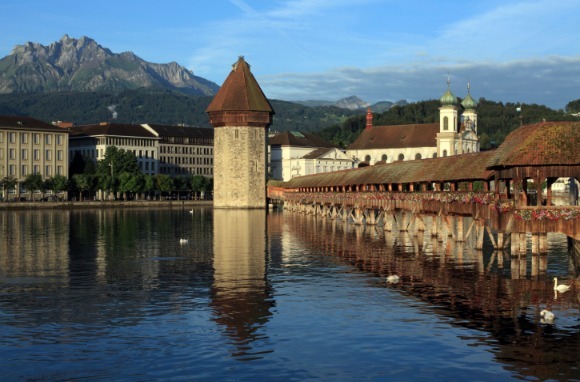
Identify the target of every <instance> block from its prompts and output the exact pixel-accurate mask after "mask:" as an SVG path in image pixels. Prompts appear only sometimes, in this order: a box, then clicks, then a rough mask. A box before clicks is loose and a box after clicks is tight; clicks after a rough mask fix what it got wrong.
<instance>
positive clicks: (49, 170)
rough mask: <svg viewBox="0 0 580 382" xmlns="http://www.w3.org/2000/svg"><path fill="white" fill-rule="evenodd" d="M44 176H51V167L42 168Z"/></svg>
mask: <svg viewBox="0 0 580 382" xmlns="http://www.w3.org/2000/svg"><path fill="white" fill-rule="evenodd" d="M44 175H45V176H52V167H51V166H45V167H44Z"/></svg>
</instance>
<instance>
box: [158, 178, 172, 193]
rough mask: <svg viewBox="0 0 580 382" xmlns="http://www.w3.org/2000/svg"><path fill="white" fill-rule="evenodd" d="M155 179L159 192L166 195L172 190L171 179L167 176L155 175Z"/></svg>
mask: <svg viewBox="0 0 580 382" xmlns="http://www.w3.org/2000/svg"><path fill="white" fill-rule="evenodd" d="M155 178H156V179H155V183H157V189H158V190H159V191H160V192H162V193H165V194H168V193H170V192H171V191H172V190H173V179H172V178H171V177H170V176H169V175H165V174H157V175H156V176H155Z"/></svg>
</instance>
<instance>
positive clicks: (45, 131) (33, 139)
mask: <svg viewBox="0 0 580 382" xmlns="http://www.w3.org/2000/svg"><path fill="white" fill-rule="evenodd" d="M69 132H70V131H69V130H68V129H62V128H59V127H56V126H54V125H52V124H50V123H46V122H42V121H39V120H37V119H34V118H30V117H20V116H0V179H2V178H4V177H14V178H16V179H17V180H18V181H19V183H18V184H17V185H16V188H15V189H12V190H8V192H9V193H15V194H17V195H19V194H20V193H21V192H24V191H25V190H24V189H23V186H22V182H23V181H24V179H25V178H26V177H27V176H28V175H30V174H40V175H41V176H42V178H43V179H48V178H51V177H53V176H55V175H62V176H65V177H68V165H69V159H68V144H69V140H68V136H69Z"/></svg>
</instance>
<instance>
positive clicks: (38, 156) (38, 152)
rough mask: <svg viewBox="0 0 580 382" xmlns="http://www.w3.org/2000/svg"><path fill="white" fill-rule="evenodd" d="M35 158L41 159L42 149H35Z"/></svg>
mask: <svg viewBox="0 0 580 382" xmlns="http://www.w3.org/2000/svg"><path fill="white" fill-rule="evenodd" d="M34 160H40V150H39V149H34Z"/></svg>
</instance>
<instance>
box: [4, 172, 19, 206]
mask: <svg viewBox="0 0 580 382" xmlns="http://www.w3.org/2000/svg"><path fill="white" fill-rule="evenodd" d="M0 182H1V184H0V186H1V187H2V195H4V199H5V200H6V201H8V191H9V190H13V189H15V188H16V185H17V184H18V179H16V178H15V177H13V176H11V175H9V176H5V177H4V178H2V180H1V181H0Z"/></svg>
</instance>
